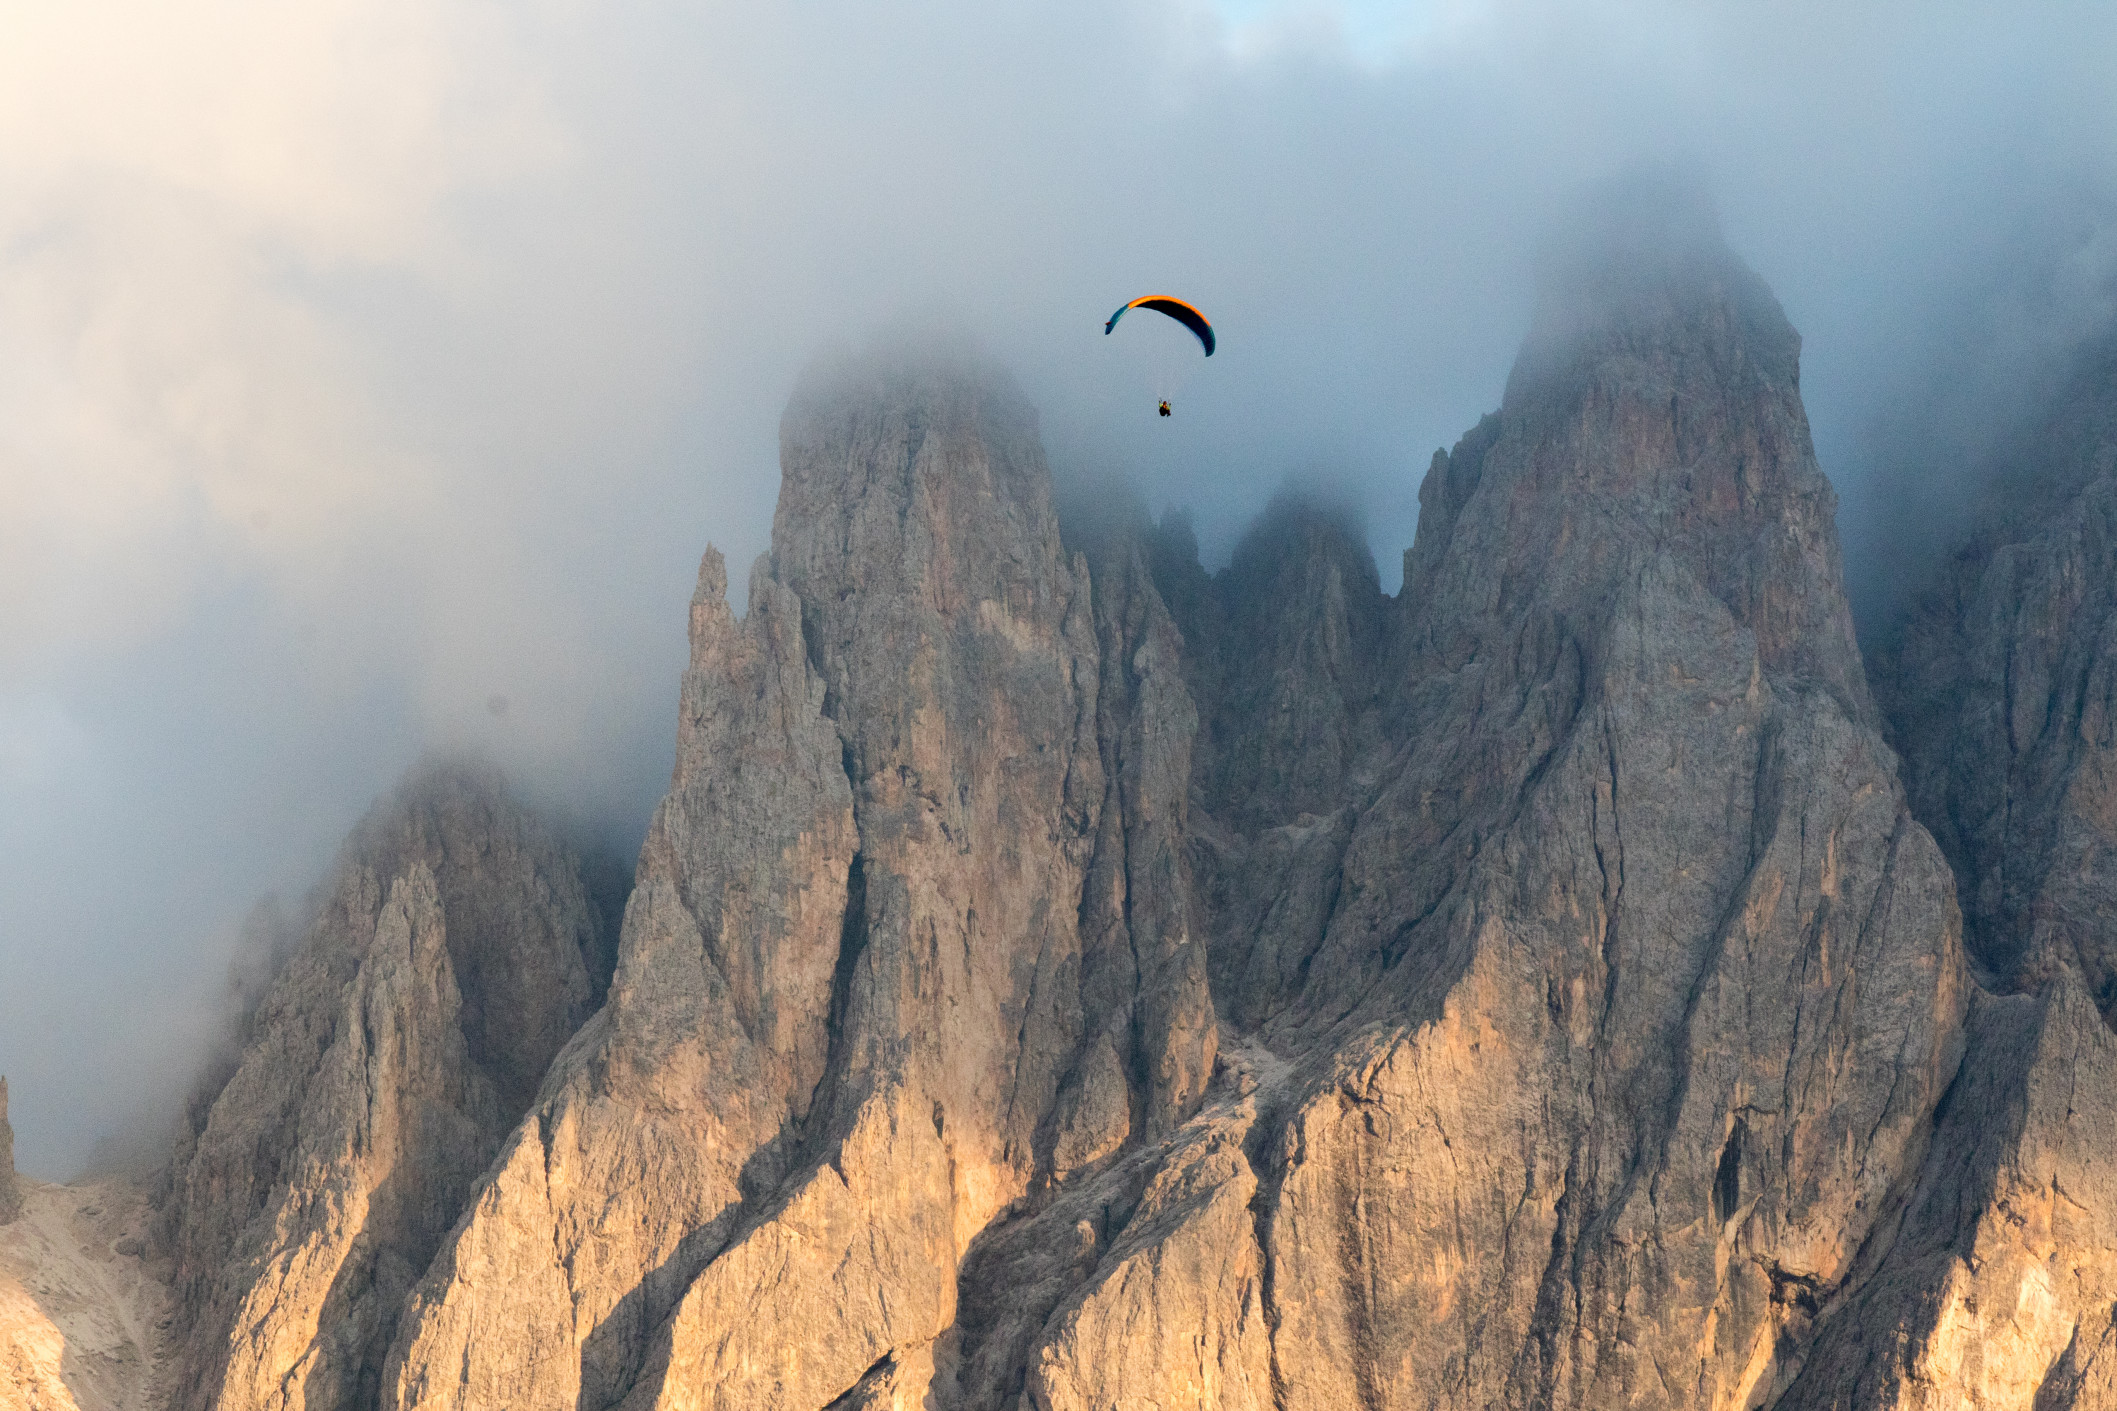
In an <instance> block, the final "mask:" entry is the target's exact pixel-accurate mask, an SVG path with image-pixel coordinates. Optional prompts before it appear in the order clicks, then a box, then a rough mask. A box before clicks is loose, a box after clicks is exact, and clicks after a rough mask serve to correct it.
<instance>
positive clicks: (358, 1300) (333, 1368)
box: [160, 766, 602, 1408]
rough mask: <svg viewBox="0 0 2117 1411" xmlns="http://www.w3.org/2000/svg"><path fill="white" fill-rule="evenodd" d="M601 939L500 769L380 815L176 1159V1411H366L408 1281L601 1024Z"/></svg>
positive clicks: (451, 773)
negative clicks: (562, 1060) (569, 1051)
mask: <svg viewBox="0 0 2117 1411" xmlns="http://www.w3.org/2000/svg"><path fill="white" fill-rule="evenodd" d="M598 927H599V921H598V917H597V913H596V911H595V909H594V907H593V906H592V905H591V903H590V901H589V898H588V895H587V892H586V889H585V887H584V885H583V883H582V880H581V877H580V868H579V863H578V862H577V860H576V859H575V858H574V857H573V855H572V854H571V853H570V852H568V851H567V850H566V849H565V848H564V847H563V846H561V845H560V844H559V843H558V842H557V841H556V840H555V839H554V838H553V837H552V836H551V835H550V833H549V832H548V830H547V829H545V827H544V826H543V825H542V824H540V823H539V822H537V821H536V820H535V819H534V818H533V817H532V816H531V815H530V814H529V813H528V812H527V811H525V810H524V809H523V808H522V807H520V806H519V805H517V804H515V803H514V802H512V801H511V800H510V799H509V798H508V797H507V795H506V792H505V789H504V788H503V786H502V785H501V784H500V783H499V781H498V780H497V779H496V778H495V777H494V776H492V775H491V774H490V773H489V772H488V771H484V770H479V769H475V768H470V767H465V766H438V767H431V768H427V769H424V770H422V771H420V772H418V773H416V774H415V775H414V776H413V777H412V778H411V779H409V780H407V782H406V783H405V785H404V786H403V787H402V788H401V789H400V790H399V791H398V793H397V794H396V795H395V796H394V797H393V798H390V799H388V800H385V801H384V802H383V803H381V804H378V805H377V807H376V808H375V810H374V812H373V813H372V814H371V815H370V816H369V818H368V819H367V820H366V821H365V822H364V823H362V825H361V826H360V828H359V829H358V830H357V831H356V832H355V834H354V835H353V837H352V839H351V840H350V841H349V842H348V843H347V845H346V848H345V852H344V855H343V857H342V858H341V859H340V862H339V865H338V869H337V874H336V876H335V878H334V879H333V881H332V883H331V884H330V886H329V887H328V888H327V890H326V892H325V893H324V895H323V897H322V898H321V901H320V903H319V905H318V906H317V908H316V914H315V917H314V919H313V921H312V922H311V924H310V926H309V929H308V934H307V936H306V939H305V940H304V941H303V942H302V944H301V945H300V946H299V948H298V949H297V950H296V951H295V953H294V954H293V956H292V958H291V959H290V960H289V961H288V962H287V963H286V965H285V967H284V968H283V969H282V970H281V971H280V973H279V974H278V976H277V978H276V979H275V980H274V981H273V982H272V984H271V986H270V987H269V989H267V990H266V992H265V993H264V994H263V996H262V998H261V1000H260V1002H259V1004H258V1006H257V1008H256V1010H255V1012H254V1013H252V1014H250V1015H249V1016H248V1018H247V1021H246V1030H247V1042H246V1043H245V1044H244V1045H243V1047H242V1052H241V1057H240V1060H239V1061H238V1062H237V1063H236V1064H235V1065H234V1066H233V1069H232V1071H231V1072H229V1073H227V1074H225V1075H224V1076H223V1077H222V1079H221V1081H219V1082H218V1083H217V1084H214V1085H210V1086H209V1090H208V1091H207V1092H206V1093H204V1094H202V1096H201V1098H200V1100H199V1101H198V1102H197V1103H196V1104H195V1106H194V1109H193V1112H192V1113H191V1116H190V1120H189V1122H188V1124H187V1127H186V1130H185V1132H184V1133H183V1135H182V1137H181V1139H180V1140H179V1143H178V1146H177V1150H176V1152H175V1154H174V1155H173V1157H172V1158H171V1161H170V1164H169V1168H168V1172H167V1175H166V1177H165V1180H164V1186H165V1188H164V1190H163V1191H162V1192H161V1193H160V1203H161V1213H162V1220H163V1237H162V1238H163V1242H164V1244H165V1245H166V1247H167V1249H168V1253H169V1256H170V1258H171V1260H172V1262H173V1266H174V1268H173V1277H172V1283H173V1288H174V1293H175V1298H176V1309H177V1321H176V1328H175V1338H176V1344H177V1348H178V1351H177V1354H176V1357H177V1367H176V1374H175V1378H174V1382H173V1385H174V1387H175V1388H176V1391H175V1396H174V1402H173V1405H174V1406H175V1407H177V1408H206V1407H233V1406H294V1405H301V1406H372V1405H374V1404H376V1399H377V1397H378V1396H379V1394H380V1388H381V1376H382V1361H383V1356H384V1354H385V1353H386V1352H387V1350H388V1348H389V1345H390V1341H391V1338H392V1336H393V1335H394V1334H395V1332H396V1329H397V1326H398V1323H399V1320H400V1318H401V1316H402V1313H403V1309H404V1304H405V1300H406V1297H407V1296H408V1294H409V1293H410V1291H411V1289H412V1286H413V1284H414V1283H415V1282H416V1281H417V1280H418V1278H419V1276H420V1274H421V1273H422V1272H423V1271H424V1270H425V1269H426V1267H427V1266H428V1265H429V1264H430V1263H431V1262H432V1260H433V1258H434V1255H435V1252H436V1251H437V1250H438V1249H439V1248H440V1247H441V1246H442V1243H443V1241H444V1240H445V1238H446V1237H447V1235H448V1233H449V1230H450V1229H451V1227H452V1226H453V1225H454V1224H455V1223H456V1220H457V1217H458V1215H459V1214H461V1212H462V1211H463V1209H464V1204H465V1201H466V1200H467V1199H468V1197H469V1195H470V1193H471V1192H472V1190H473V1188H474V1187H475V1185H476V1183H477V1181H478V1180H479V1178H480V1176H481V1174H482V1173H483V1172H484V1170H485V1168H486V1167H487V1166H488V1165H489V1164H490V1163H491V1162H492V1160H493V1157H494V1155H495V1153H496V1152H497V1151H498V1149H499V1147H500V1143H501V1140H502V1138H503V1137H505V1136H506V1134H507V1133H508V1132H509V1131H510V1130H511V1129H512V1128H513V1127H514V1125H515V1124H516V1123H517V1122H518V1121H519V1120H520V1118H521V1116H522V1114H523V1112H524V1111H525V1110H527V1108H528V1107H529V1104H530V1102H531V1100H532V1099H533V1098H534V1097H535V1095H536V1092H537V1089H538V1086H539V1084H540V1083H541V1081H542V1079H543V1076H544V1072H545V1070H546V1069H547V1068H548V1067H549V1066H550V1064H551V1061H552V1059H553V1058H554V1057H555V1056H556V1055H557V1054H558V1052H559V1050H560V1048H561V1047H562V1046H563V1045H564V1044H565V1043H566V1041H567V1040H568V1038H570V1037H571V1036H572V1035H573V1034H574V1032H575V1031H576V1030H578V1029H579V1028H580V1026H581V1025H582V1024H583V1023H584V1022H586V1021H587V1019H588V1017H589V1015H590V1013H591V1011H592V1008H593V1005H592V999H593V995H594V991H595V989H596V977H595V976H594V975H593V974H592V972H591V970H590V966H591V964H592V963H593V960H594V957H595V956H597V955H598V954H599V953H600V951H601V949H602V947H601V944H600V939H599V936H598Z"/></svg>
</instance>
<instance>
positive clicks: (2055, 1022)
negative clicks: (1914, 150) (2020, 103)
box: [1803, 345, 2117, 1411]
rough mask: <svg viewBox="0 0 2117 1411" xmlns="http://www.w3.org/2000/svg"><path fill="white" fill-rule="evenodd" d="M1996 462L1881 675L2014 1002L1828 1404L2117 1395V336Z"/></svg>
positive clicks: (1850, 1345)
mask: <svg viewBox="0 0 2117 1411" xmlns="http://www.w3.org/2000/svg"><path fill="white" fill-rule="evenodd" d="M1988 473H1989V475H1990V482H1989V486H1988V489H1989V505H1988V511H1987V513H1986V515H1985V516H1984V519H1983V522H1982V525H1981V527H1980V528H1979V530H1978V532H1977V533H1976V534H1975V535H1974V536H1973V537H1972V539H1971V541H1970V542H1969V543H1968V544H1967V545H1965V546H1964V548H1963V549H1962V550H1961V551H1960V552H1959V553H1958V554H1957V555H1956V556H1955V557H1954V559H1953V561H1952V562H1951V563H1949V564H1948V565H1947V566H1946V568H1945V569H1944V570H1943V572H1942V573H1941V575H1940V578H1939V581H1938V583H1937V584H1936V585H1935V586H1934V588H1933V590H1932V592H1931V593H1930V594H1929V596H1928V597H1927V599H1926V600H1925V601H1924V602H1923V603H1922V604H1920V605H1919V607H1918V608H1917V609H1916V610H1915V611H1914V612H1913V613H1912V614H1911V615H1910V617H1909V619H1908V621H1906V622H1905V623H1904V624H1902V626H1901V630H1900V634H1899V635H1898V637H1897V639H1896V640H1895V642H1894V643H1893V644H1892V646H1891V649H1890V650H1889V651H1888V652H1887V653H1885V655H1884V657H1883V659H1882V661H1881V662H1880V665H1879V670H1878V672H1877V676H1878V679H1879V681H1880V682H1881V684H1882V686H1883V696H1884V698H1885V699H1886V701H1887V702H1888V705H1889V711H1890V717H1891V723H1892V725H1893V727H1894V729H1895V732H1896V734H1897V737H1898V740H1899V742H1900V744H1901V746H1902V748H1903V750H1904V752H1905V771H1904V772H1905V777H1906V779H1907V781H1908V782H1909V785H1910V789H1911V796H1912V801H1913V804H1914V806H1915V808H1916V809H1917V811H1918V813H1919V815H1920V817H1921V818H1923V819H1925V820H1926V821H1927V822H1928V824H1929V825H1930V826H1931V827H1932V829H1933V831H1934V834H1935V836H1936V837H1937V838H1938V839H1939V840H1940V842H1941V845H1942V846H1943V847H1944V848H1945V849H1946V851H1947V852H1948V854H1949V856H1950V859H1951V860H1952V861H1953V862H1954V864H1955V869H1956V875H1957V877H1958V879H1959V882H1960V887H1961V893H1962V897H1963V903H1964V911H1965V913H1966V918H1967V922H1968V927H1967V929H1968V939H1969V942H1970V946H1971V949H1972V952H1973V954H1974V956H1975V958H1976V959H1977V960H1978V961H1979V962H1980V968H1981V970H1982V972H1983V974H1984V976H1985V979H1986V981H1987V983H1988V984H1989V985H1990V987H1991V988H1992V989H1993V990H1994V991H1997V992H1998V993H1997V994H1995V995H1982V996H1980V998H1979V1001H1978V1004H1977V1005H1976V1006H1975V1007H1974V1009H1973V1011H1972V1025H1971V1036H1972V1040H1971V1055H1972V1056H1971V1058H1970V1059H1969V1060H1967V1061H1966V1062H1965V1064H1964V1068H1963V1074H1962V1076H1961V1077H1959V1078H1958V1079H1957V1080H1956V1088H1955V1089H1954V1090H1952V1091H1951V1092H1950V1094H1949V1097H1948V1099H1947V1101H1946V1102H1945V1103H1944V1104H1943V1108H1942V1111H1941V1113H1940V1115H1939V1121H1938V1126H1937V1129H1936V1133H1935V1138H1934V1150H1935V1153H1936V1159H1935V1160H1934V1161H1933V1162H1932V1163H1931V1165H1930V1166H1929V1169H1928V1171H1927V1172H1926V1173H1925V1175H1924V1176H1923V1178H1922V1180H1921V1183H1920V1186H1919V1188H1918V1190H1917V1191H1916V1192H1915V1193H1914V1195H1913V1196H1912V1198H1911V1200H1910V1202H1909V1204H1908V1206H1907V1208H1906V1211H1905V1213H1904V1215H1903V1217H1902V1218H1903V1222H1904V1233H1903V1234H1902V1235H1900V1236H1899V1237H1898V1238H1897V1239H1896V1241H1895V1243H1894V1245H1892V1246H1891V1247H1890V1248H1889V1251H1888V1253H1887V1255H1886V1256H1885V1257H1884V1258H1883V1260H1882V1261H1881V1263H1880V1267H1879V1268H1878V1269H1877V1271H1876V1274H1875V1277H1874V1279H1873V1284H1872V1289H1873V1291H1872V1292H1871V1293H1869V1294H1868V1295H1866V1300H1865V1302H1866V1305H1867V1306H1864V1307H1862V1308H1860V1309H1859V1310H1858V1311H1857V1314H1856V1316H1849V1317H1847V1318H1844V1319H1842V1320H1841V1321H1842V1322H1844V1323H1845V1325H1846V1327H1847V1329H1848V1331H1847V1332H1846V1333H1844V1334H1842V1335H1841V1336H1839V1337H1837V1338H1835V1339H1833V1340H1831V1341H1830V1342H1828V1343H1826V1344H1825V1346H1824V1347H1823V1348H1822V1349H1821V1350H1820V1351H1819V1354H1818V1357H1817V1358H1816V1365H1815V1366H1814V1367H1813V1368H1812V1369H1811V1373H1810V1374H1809V1375H1806V1376H1805V1377H1804V1382H1803V1387H1804V1390H1809V1391H1811V1394H1812V1396H1813V1399H1814V1400H1815V1401H1816V1402H1817V1404H1829V1405H1848V1406H1885V1405H1886V1406H1897V1405H1904V1406H1921V1407H1923V1406H1934V1407H1940V1406H1956V1405H1994V1406H1998V1405H2020V1406H2027V1405H2030V1404H2032V1401H2033V1404H2034V1405H2035V1406H2036V1407H2037V1408H2039V1411H2055V1408H2063V1407H2103V1406H2112V1405H2117V1347H2113V1343H2117V1334H2113V1333H2112V1331H2111V1326H2110V1320H2111V1314H2112V1311H2113V1307H2117V1169H2113V1161H2117V1037H2113V1035H2112V1032H2111V1029H2110V1020H2111V1018H2112V1017H2113V1013H2117V345H2104V346H2101V347H2096V348H2090V349H2088V350H2087V353H2086V355H2085V356H2084V357H2083V358H2082V360H2081V366H2080V368H2079V370H2078V372H2077V375H2076V376H2075V378H2074V379H2073V381H2072V383H2071V385H2070V386H2068V387H2066V388H2065V389H2064V390H2063V392H2062V393H2061V395H2060V396H2058V397H2057V398H2056V399H2054V402H2053V405H2052V406H2051V407H2050V408H2049V409H2047V411H2046V412H2045V413H2044V414H2043V415H2042V416H2041V417H2040V418H2039V420H2038V421H2036V422H2035V423H2032V424H2031V425H2029V426H2028V427H2027V429H2026V430H2024V431H2023V432H2022V433H2021V434H2020V435H2019V436H2017V437H2016V438H2015V440H2014V441H2013V442H2012V444H2011V448H2010V450H2009V452H2008V453H2007V454H2006V455H2005V456H2004V457H2003V459H2002V461H2001V463H2000V464H1999V465H1997V466H1995V467H1992V468H1991V469H1990V470H1989V472H1988ZM1878 1333H1881V1334H1893V1336H1877V1335H1876V1334H1878Z"/></svg>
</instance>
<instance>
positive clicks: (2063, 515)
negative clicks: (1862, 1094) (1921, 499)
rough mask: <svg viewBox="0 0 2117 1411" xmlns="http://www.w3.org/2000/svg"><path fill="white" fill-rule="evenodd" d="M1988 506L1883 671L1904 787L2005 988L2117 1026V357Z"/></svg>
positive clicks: (2082, 375)
mask: <svg viewBox="0 0 2117 1411" xmlns="http://www.w3.org/2000/svg"><path fill="white" fill-rule="evenodd" d="M1990 497H1991V501H1992V511H1991V513H1989V514H1988V516H1987V518H1986V522H1985V527H1984V528H1983V530H1982V531H1981V532H1980V533H1979V534H1978V535H1977V536H1976V537H1974V538H1973V539H1972V541H1971V542H1970V543H1969V544H1968V545H1967V546H1965V547H1964V549H1963V550H1962V551H1961V552H1959V553H1958V554H1957V555H1956V557H1955V559H1954V561H1953V562H1952V563H1950V564H1949V565H1948V566H1947V568H1946V569H1945V570H1944V571H1943V572H1942V574H1941V576H1940V581H1939V582H1938V584H1936V586H1935V588H1934V590H1933V591H1932V593H1931V595H1930V596H1929V598H1928V599H1927V601H1926V602H1925V603H1924V604H1923V605H1922V608H1921V610H1919V611H1918V612H1916V613H1914V614H1913V615H1912V617H1911V619H1910V620H1909V622H1908V623H1907V624H1906V625H1905V627H1904V629H1903V632H1902V636H1901V638H1900V640H1899V641H1898V643H1897V644H1896V646H1895V650H1894V651H1893V652H1892V653H1891V655H1890V658H1889V660H1887V661H1886V662H1885V663H1884V664H1883V670H1882V673H1881V677H1882V679H1883V680H1884V681H1885V682H1886V683H1887V685H1888V687H1889V691H1890V695H1891V703H1892V711H1891V714H1892V717H1893V721H1894V724H1895V727H1896V729H1897V731H1898V735H1899V738H1900V740H1901V742H1902V744H1903V748H1904V751H1905V754H1906V759H1907V768H1906V771H1905V774H1906V779H1907V780H1908V782H1909V784H1910V787H1911V790H1912V796H1913V799H1914V801H1915V802H1916V803H1917V805H1918V807H1919V811H1920V815H1921V816H1922V817H1924V818H1926V819H1927V820H1928V821H1929V823H1930V825H1931V826H1932V828H1933V830H1934V832H1935V835H1936V836H1937V837H1938V838H1939V839H1940V841H1941V844H1942V846H1943V847H1945V848H1946V849H1947V850H1948V853H1949V855H1950V857H1951V859H1952V860H1953V861H1954V862H1955V865H1956V869H1957V875H1958V876H1959V877H1960V878H1961V881H1962V895H1963V907H1964V911H1965V913H1966V915H1967V917H1968V919H1969V923H1970V938H1971V942H1972V944H1973V946H1974V948H1975V950H1976V953H1977V955H1978V958H1979V959H1980V960H1982V961H1983V962H1984V964H1985V965H1987V966H1988V967H1990V969H1991V970H1992V972H1993V974H1994V975H1995V977H1996V978H1997V979H1998V980H1999V982H2000V983H2002V984H2006V985H2010V986H2011V985H2022V986H2033V985H2035V984H2036V983H2039V982H2040V981H2042V980H2044V979H2047V978H2049V977H2051V976H2053V975H2055V974H2057V973H2058V972H2059V971H2061V970H2069V971H2071V972H2073V973H2074V974H2075V975H2077V976H2078V977H2079V978H2080V979H2081V980H2082V982H2083V983H2085V984H2086V986H2087V987H2088V990H2089V992H2090V993H2091V994H2093V995H2094V996H2095V998H2096V1002H2097V1003H2098V1004H2099V1005H2100V1006H2101V1007H2102V1009H2103V1012H2104V1013H2105V1014H2111V1013H2117V346H2104V347H2100V348H2096V349H2091V350H2090V352H2089V354H2088V356H2087V357H2086V358H2085V359H2084V360H2083V365H2082V367H2081V368H2080V370H2079V372H2078V373H2077V374H2076V376H2075V378H2074V381H2073V383H2072V385H2071V386H2070V387H2068V388H2067V389H2066V391H2065V393H2064V395H2062V396H2061V397H2060V398H2059V399H2058V400H2057V403H2056V405H2055V407H2054V408H2053V409H2052V410H2051V411H2050V412H2049V413H2048V414H2047V415H2046V416H2045V417H2044V418H2043V420H2042V421H2041V423H2040V424H2036V425H2032V426H2031V427H2029V428H2028V429H2027V430H2026V431H2025V432H2024V433H2023V434H2022V435H2020V436H2019V437H2018V438H2016V440H2015V442H2014V444H2013V446H2012V447H2011V449H2010V453H2009V454H2008V456H2007V457H2006V459H2005V460H2004V461H2003V462H2002V464H2001V465H2000V466H1999V467H1997V468H1996V471H1995V479H1994V484H1993V486H1992V489H1991V495H1990Z"/></svg>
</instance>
